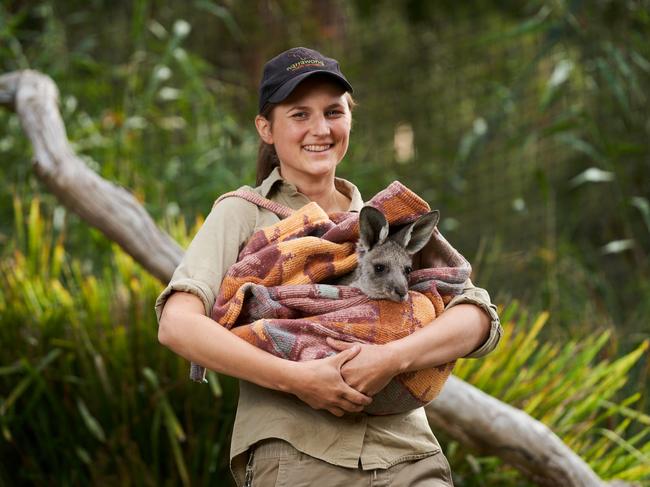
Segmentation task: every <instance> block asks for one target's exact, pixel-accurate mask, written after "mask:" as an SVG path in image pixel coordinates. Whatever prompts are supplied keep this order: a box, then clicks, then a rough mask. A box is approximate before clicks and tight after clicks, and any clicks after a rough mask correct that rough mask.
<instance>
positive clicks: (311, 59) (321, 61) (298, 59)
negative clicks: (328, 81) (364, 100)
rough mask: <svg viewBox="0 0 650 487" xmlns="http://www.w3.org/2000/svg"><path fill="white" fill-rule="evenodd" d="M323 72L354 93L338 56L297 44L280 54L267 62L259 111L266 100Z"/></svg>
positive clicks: (281, 97)
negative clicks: (297, 45)
mask: <svg viewBox="0 0 650 487" xmlns="http://www.w3.org/2000/svg"><path fill="white" fill-rule="evenodd" d="M314 74H322V75H326V76H328V77H331V78H332V79H333V80H335V81H337V82H338V83H340V84H341V86H343V88H345V91H349V92H350V93H352V85H351V84H350V83H349V82H348V80H347V79H345V76H343V73H341V70H340V69H339V63H338V62H337V61H336V59H332V58H328V57H325V56H323V55H322V54H321V53H320V52H318V51H315V50H313V49H308V48H306V47H294V48H292V49H289V50H288V51H284V52H283V53H281V54H278V55H277V56H275V57H274V58H273V59H271V60H270V61H269V62H267V63H266V64H265V65H264V73H263V74H262V81H261V82H260V100H259V111H260V113H261V112H262V110H263V109H264V107H265V106H266V104H267V103H279V102H281V101H283V100H285V99H286V98H287V97H288V96H289V95H290V94H291V92H292V91H293V90H294V89H295V88H296V86H298V85H299V84H300V82H301V81H303V80H305V79H306V78H308V77H309V76H312V75H314Z"/></svg>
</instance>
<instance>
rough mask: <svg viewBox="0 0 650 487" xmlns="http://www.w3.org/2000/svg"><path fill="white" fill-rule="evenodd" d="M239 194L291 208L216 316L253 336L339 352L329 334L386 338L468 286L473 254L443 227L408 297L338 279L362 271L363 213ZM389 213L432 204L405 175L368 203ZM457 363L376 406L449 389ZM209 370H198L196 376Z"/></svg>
mask: <svg viewBox="0 0 650 487" xmlns="http://www.w3.org/2000/svg"><path fill="white" fill-rule="evenodd" d="M231 196H238V197H243V198H245V199H248V200H249V201H252V202H254V203H256V204H258V205H259V206H263V207H266V208H269V209H271V210H272V211H275V212H276V213H278V214H280V216H283V217H286V218H284V219H283V220H281V221H279V222H278V223H277V224H275V225H272V226H270V227H267V228H264V229H261V230H259V231H257V232H255V233H254V234H253V235H252V237H251V238H250V240H249V241H248V243H247V244H246V245H245V247H244V248H243V249H242V250H241V252H240V254H239V259H238V261H237V263H235V264H234V265H233V266H232V267H231V268H230V269H229V270H228V272H227V274H226V276H225V277H224V279H223V282H222V284H221V289H220V293H219V296H218V297H217V300H216V302H215V304H214V307H213V309H212V318H213V319H214V320H215V321H217V322H219V323H220V324H221V325H222V326H225V327H226V328H228V329H230V330H231V331H232V332H233V333H235V334H237V335H238V336H240V337H241V338H243V339H244V340H246V341H248V342H249V343H252V344H253V345H255V346H257V347H259V348H261V349H263V350H266V351H267V352H270V353H272V354H274V355H277V356H279V357H282V358H286V359H289V360H294V361H303V360H311V359H318V358H323V357H327V356H329V355H331V354H333V353H336V351H335V350H333V349H332V348H331V347H329V345H328V344H327V342H326V338H327V337H332V338H335V339H338V340H345V341H354V342H360V343H370V344H384V343H387V342H390V341H392V340H397V339H399V338H402V337H404V336H407V335H409V334H410V333H413V332H414V331H415V330H417V329H418V328H421V327H423V326H426V325H427V324H429V323H431V321H433V319H434V318H436V317H437V316H438V315H440V313H442V312H443V310H444V306H445V304H446V303H448V302H449V301H450V300H451V299H452V297H453V296H454V295H457V294H459V293H461V292H462V289H463V283H464V282H465V281H466V280H467V278H468V277H469V274H470V270H471V269H470V265H469V263H468V262H467V261H466V260H465V259H464V258H463V257H462V256H461V255H460V254H459V253H458V252H457V251H456V250H455V249H454V248H453V247H451V245H450V244H449V243H448V242H447V241H446V240H445V239H444V237H443V236H442V235H441V234H440V232H439V231H438V230H437V229H436V230H435V231H434V233H433V236H432V237H431V240H430V241H429V243H428V244H427V246H426V247H425V248H424V249H423V250H422V251H421V252H420V255H418V256H416V258H415V259H414V264H418V260H419V266H420V268H419V269H418V270H415V271H413V272H412V273H411V274H410V276H409V294H408V299H407V300H406V301H405V302H394V301H388V300H371V299H369V298H368V297H367V296H365V295H364V294H363V293H362V292H361V291H360V290H359V289H356V288H352V287H349V286H338V285H335V284H332V283H333V282H335V281H336V278H337V277H340V276H343V275H345V274H347V273H349V272H351V271H353V270H354V268H355V266H356V262H357V255H356V252H355V244H356V241H357V240H358V237H359V225H358V213H354V212H350V213H336V214H330V215H328V214H326V213H325V212H324V211H323V210H322V209H321V208H320V207H319V206H318V205H317V204H316V203H309V204H307V205H306V206H304V207H303V208H301V209H299V210H297V211H295V212H294V211H293V210H290V209H288V208H285V207H283V206H281V205H279V204H277V203H274V202H271V201H269V200H266V199H264V198H261V197H260V196H259V195H256V194H253V193H246V192H241V191H240V192H234V193H229V194H227V195H224V197H231ZM368 204H369V205H371V206H374V207H375V208H377V209H379V210H380V211H382V213H384V215H385V216H386V219H387V220H388V222H389V224H390V225H391V230H392V229H393V228H394V227H396V226H399V225H403V224H408V223H410V222H412V221H413V220H415V219H416V218H417V217H418V216H420V215H423V214H424V213H427V212H428V211H430V208H429V205H428V204H427V203H426V202H425V201H424V200H422V199H421V198H419V197H418V196H417V195H416V194H414V193H413V192H411V191H410V190H409V189H408V188H406V187H405V186H403V185H402V184H401V183H399V182H394V183H392V184H391V185H390V186H388V188H386V189H385V190H383V191H381V192H380V193H378V194H377V195H376V196H375V197H374V198H373V199H372V200H371V201H370V202H369V203H368ZM453 366H454V363H453V362H452V363H448V364H444V365H440V366H438V367H434V368H431V369H426V370H421V371H417V372H409V373H403V374H400V375H398V376H396V377H395V378H394V379H393V380H392V381H391V382H390V383H389V385H388V386H386V387H385V388H384V389H383V390H382V391H380V392H379V393H378V394H377V395H375V396H374V398H373V402H372V404H370V405H369V406H367V407H366V410H365V411H366V412H367V413H369V414H392V413H398V412H404V411H408V410H411V409H414V408H417V407H420V406H422V405H424V404H427V403H428V402H430V401H431V400H432V399H433V398H434V397H436V395H438V393H439V392H440V390H441V388H442V386H443V384H444V382H445V380H446V379H447V377H448V376H449V374H450V373H451V370H452V368H453ZM202 373H203V371H202V370H201V369H198V370H193V375H194V376H195V378H197V377H196V376H197V375H198V376H199V377H200V376H201V375H202Z"/></svg>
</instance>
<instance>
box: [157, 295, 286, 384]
mask: <svg viewBox="0 0 650 487" xmlns="http://www.w3.org/2000/svg"><path fill="white" fill-rule="evenodd" d="M203 313H204V311H203V304H202V303H201V301H200V300H199V299H198V298H196V297H194V296H187V295H184V294H183V293H175V294H173V295H172V296H171V297H170V298H169V301H168V302H167V304H166V305H165V308H164V310H163V315H162V317H161V319H160V328H159V332H158V338H159V340H160V342H161V343H162V344H163V345H165V346H166V347H168V348H169V349H171V350H173V351H174V352H176V353H177V354H178V355H180V356H182V357H184V358H186V359H187V360H190V361H192V362H195V363H198V364H201V365H203V366H204V367H206V368H208V369H210V370H214V371H216V372H219V373H222V374H226V375H229V376H232V377H237V378H239V379H243V380H246V381H249V382H253V383H255V384H257V385H260V386H262V387H266V388H267V389H274V390H278V391H288V390H289V389H290V380H291V378H292V377H291V372H290V368H291V365H292V364H291V363H290V362H288V361H286V360H282V359H281V358H278V357H275V356H273V355H271V354H269V353H267V352H264V351H263V350H260V349H259V348H256V347H254V346H253V345H251V344H249V343H247V342H246V341H244V340H242V339H241V338H239V337H237V336H236V335H234V334H233V333H231V332H229V331H228V330H227V329H226V328H223V327H221V326H215V325H216V323H215V322H214V321H213V320H211V319H210V318H208V317H207V316H205V315H203Z"/></svg>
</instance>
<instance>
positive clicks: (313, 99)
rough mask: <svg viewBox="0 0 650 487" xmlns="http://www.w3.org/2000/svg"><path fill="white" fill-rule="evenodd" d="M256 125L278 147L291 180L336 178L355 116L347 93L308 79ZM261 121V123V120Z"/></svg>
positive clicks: (288, 177)
mask: <svg viewBox="0 0 650 487" xmlns="http://www.w3.org/2000/svg"><path fill="white" fill-rule="evenodd" d="M270 118H271V120H272V122H270V121H268V120H266V119H264V118H263V117H259V116H258V118H257V119H256V125H257V128H258V131H259V133H260V136H261V137H262V139H263V140H264V142H266V143H267V144H274V145H275V151H276V153H277V155H278V158H279V159H280V170H281V172H282V176H283V177H284V178H285V179H287V180H289V181H300V180H305V179H311V180H315V179H320V178H323V177H326V176H328V175H333V174H334V171H335V169H336V165H337V164H338V163H339V162H340V161H341V160H342V159H343V157H344V156H345V153H346V152H347V150H348V142H349V138H350V127H351V123H352V116H351V113H350V107H349V106H348V102H347V99H346V98H345V92H344V91H343V89H342V88H341V87H340V86H339V85H338V84H336V83H333V82H331V81H328V80H327V79H323V78H317V77H315V78H308V79H306V80H305V81H303V82H302V83H300V85H298V87H297V88H296V89H295V90H294V91H293V93H292V94H291V95H290V96H289V98H287V99H286V100H285V101H283V102H282V103H280V104H278V105H277V106H276V107H275V108H274V109H273V111H272V112H271V117H270ZM260 119H261V120H260Z"/></svg>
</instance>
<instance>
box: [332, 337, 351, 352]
mask: <svg viewBox="0 0 650 487" xmlns="http://www.w3.org/2000/svg"><path fill="white" fill-rule="evenodd" d="M327 344H328V345H329V346H330V347H332V348H333V349H334V350H339V351H342V350H348V349H350V348H351V347H354V343H350V342H344V341H343V340H337V339H335V338H332V337H327Z"/></svg>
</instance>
